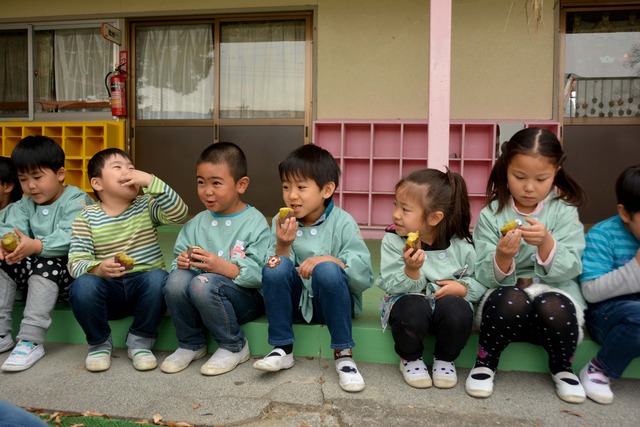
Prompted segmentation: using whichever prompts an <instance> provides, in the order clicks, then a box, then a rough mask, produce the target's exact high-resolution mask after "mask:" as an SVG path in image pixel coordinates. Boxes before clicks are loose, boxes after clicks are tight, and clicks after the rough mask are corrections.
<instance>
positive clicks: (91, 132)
mask: <svg viewBox="0 0 640 427" xmlns="http://www.w3.org/2000/svg"><path fill="white" fill-rule="evenodd" d="M30 135H44V136H48V137H49V138H51V139H53V140H54V141H55V142H56V143H57V144H59V145H60V146H61V147H62V149H63V150H64V152H65V169H66V170H67V179H66V183H67V184H71V185H75V186H76V187H80V188H81V189H83V190H84V191H86V192H88V193H89V194H91V193H92V192H93V189H92V188H91V186H90V185H89V181H88V179H87V177H86V174H87V171H86V167H87V163H88V162H89V159H91V157H92V156H93V155H94V154H95V153H97V152H98V151H100V150H104V149H105V148H120V149H122V150H124V149H125V122H124V121H118V122H115V121H108V120H104V121H93V122H0V155H2V156H6V157H10V156H11V153H12V152H13V149H14V148H15V147H16V145H17V144H18V142H20V140H21V139H22V138H24V137H26V136H30Z"/></svg>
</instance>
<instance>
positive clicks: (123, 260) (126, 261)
mask: <svg viewBox="0 0 640 427" xmlns="http://www.w3.org/2000/svg"><path fill="white" fill-rule="evenodd" d="M113 260H114V261H115V262H117V263H118V264H120V265H121V266H123V267H124V269H125V270H131V269H132V268H133V265H134V264H135V260H134V259H133V258H131V257H130V256H129V255H127V254H125V253H124V252H118V253H117V254H116V256H115V257H113Z"/></svg>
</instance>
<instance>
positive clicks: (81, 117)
mask: <svg viewBox="0 0 640 427" xmlns="http://www.w3.org/2000/svg"><path fill="white" fill-rule="evenodd" d="M104 23H107V24H111V25H113V26H114V27H117V28H119V23H118V20H117V19H112V18H110V19H100V20H97V19H90V20H79V21H56V22H46V23H19V24H0V30H16V29H26V30H27V43H28V46H27V49H28V70H29V76H30V78H29V80H28V87H29V95H28V112H27V115H26V116H12V117H2V116H0V121H2V122H6V121H22V120H24V121H35V122H39V121H90V120H108V119H111V118H112V115H111V112H110V111H109V112H107V111H87V112H81V111H56V112H37V111H36V105H35V82H34V80H35V75H34V73H35V63H34V62H35V61H34V55H35V46H34V32H35V31H46V30H67V29H78V28H101V26H102V24H104ZM121 48H122V46H120V49H121ZM120 49H119V48H118V47H117V46H116V47H114V49H113V61H112V62H113V63H114V64H115V63H116V62H117V61H118V54H119V50H120ZM109 71H111V70H105V73H104V74H105V76H106V75H107V73H108V72H109ZM105 90H106V89H105Z"/></svg>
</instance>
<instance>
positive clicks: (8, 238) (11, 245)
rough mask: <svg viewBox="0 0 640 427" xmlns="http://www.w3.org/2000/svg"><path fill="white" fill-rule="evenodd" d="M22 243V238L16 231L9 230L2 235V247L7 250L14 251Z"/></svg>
mask: <svg viewBox="0 0 640 427" xmlns="http://www.w3.org/2000/svg"><path fill="white" fill-rule="evenodd" d="M18 243H20V238H19V237H18V235H17V234H16V233H13V232H9V233H7V234H5V235H4V236H2V247H3V248H4V250H5V251H7V252H13V251H15V250H16V247H17V246H18Z"/></svg>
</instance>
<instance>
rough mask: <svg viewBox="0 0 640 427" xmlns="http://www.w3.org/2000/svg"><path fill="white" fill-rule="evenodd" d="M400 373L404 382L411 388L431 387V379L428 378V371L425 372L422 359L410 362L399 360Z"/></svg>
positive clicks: (425, 368)
mask: <svg viewBox="0 0 640 427" xmlns="http://www.w3.org/2000/svg"><path fill="white" fill-rule="evenodd" d="M400 372H402V377H403V378H404V381H405V382H406V383H407V384H409V385H410V386H411V387H415V388H429V387H431V384H432V383H431V377H430V376H429V371H427V367H426V366H425V364H424V361H423V360H422V357H421V358H419V359H418V360H412V361H408V360H404V359H400Z"/></svg>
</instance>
